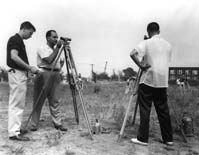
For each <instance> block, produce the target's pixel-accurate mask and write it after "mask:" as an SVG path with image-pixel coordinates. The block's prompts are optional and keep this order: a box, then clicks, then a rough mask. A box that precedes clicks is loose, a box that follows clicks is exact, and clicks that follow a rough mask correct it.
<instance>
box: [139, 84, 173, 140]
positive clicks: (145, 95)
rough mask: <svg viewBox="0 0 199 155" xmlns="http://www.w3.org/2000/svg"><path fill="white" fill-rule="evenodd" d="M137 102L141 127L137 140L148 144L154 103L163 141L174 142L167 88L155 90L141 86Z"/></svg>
mask: <svg viewBox="0 0 199 155" xmlns="http://www.w3.org/2000/svg"><path fill="white" fill-rule="evenodd" d="M137 102H138V104H139V109H140V126H139V129H138V135H137V139H138V140H140V141H142V142H148V137H149V120H150V112H151V105H152V102H153V103H154V106H155V109H156V112H157V116H158V120H159V124H160V129H161V134H162V140H163V141H165V142H171V141H173V136H172V127H171V119H170V114H169V108H168V104H167V88H154V87H150V86H147V85H145V84H140V85H139V89H138V99H137Z"/></svg>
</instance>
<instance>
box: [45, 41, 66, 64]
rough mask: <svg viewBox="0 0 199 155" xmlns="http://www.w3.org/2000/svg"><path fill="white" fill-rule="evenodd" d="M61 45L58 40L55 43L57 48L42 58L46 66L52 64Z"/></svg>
mask: <svg viewBox="0 0 199 155" xmlns="http://www.w3.org/2000/svg"><path fill="white" fill-rule="evenodd" d="M61 45H62V41H61V40H59V41H58V43H57V46H56V48H55V49H54V50H53V52H52V54H51V55H49V56H48V57H45V58H43V60H44V61H45V62H46V63H48V64H52V63H53V62H54V60H55V58H56V57H57V54H58V53H59V49H60V48H61Z"/></svg>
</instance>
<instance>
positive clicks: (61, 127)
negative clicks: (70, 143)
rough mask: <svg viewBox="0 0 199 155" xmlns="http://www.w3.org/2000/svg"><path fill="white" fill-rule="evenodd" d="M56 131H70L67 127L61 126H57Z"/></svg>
mask: <svg viewBox="0 0 199 155" xmlns="http://www.w3.org/2000/svg"><path fill="white" fill-rule="evenodd" d="M55 129H57V130H60V131H68V129H67V128H66V127H63V126H62V125H59V126H56V125H55Z"/></svg>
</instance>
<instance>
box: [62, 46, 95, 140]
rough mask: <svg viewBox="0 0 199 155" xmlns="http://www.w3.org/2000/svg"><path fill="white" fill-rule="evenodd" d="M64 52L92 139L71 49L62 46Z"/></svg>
mask: <svg viewBox="0 0 199 155" xmlns="http://www.w3.org/2000/svg"><path fill="white" fill-rule="evenodd" d="M64 53H65V57H66V58H67V60H68V63H69V66H70V67H71V68H70V70H71V74H72V77H73V79H74V84H75V86H76V88H77V91H78V94H79V97H80V101H81V104H82V108H83V113H84V116H85V118H86V124H87V127H88V130H89V134H90V138H91V140H93V137H92V136H93V134H92V132H91V125H90V122H89V120H88V114H87V110H86V107H85V102H84V99H83V94H82V92H81V89H80V88H79V86H78V84H77V81H76V80H77V77H78V75H77V69H76V67H75V63H74V60H73V57H72V53H71V50H70V49H67V50H66V49H65V48H64Z"/></svg>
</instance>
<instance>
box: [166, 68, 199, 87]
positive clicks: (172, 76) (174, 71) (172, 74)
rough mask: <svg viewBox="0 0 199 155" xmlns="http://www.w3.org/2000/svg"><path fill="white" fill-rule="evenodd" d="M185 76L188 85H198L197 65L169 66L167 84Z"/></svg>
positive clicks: (198, 72) (174, 82)
mask: <svg viewBox="0 0 199 155" xmlns="http://www.w3.org/2000/svg"><path fill="white" fill-rule="evenodd" d="M181 78H185V79H186V80H187V81H188V83H189V85H199V67H169V84H177V82H178V81H179V79H181Z"/></svg>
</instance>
